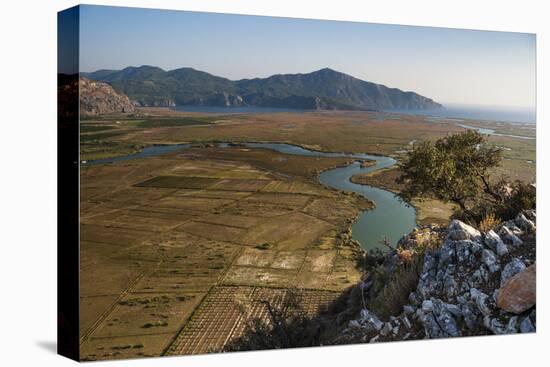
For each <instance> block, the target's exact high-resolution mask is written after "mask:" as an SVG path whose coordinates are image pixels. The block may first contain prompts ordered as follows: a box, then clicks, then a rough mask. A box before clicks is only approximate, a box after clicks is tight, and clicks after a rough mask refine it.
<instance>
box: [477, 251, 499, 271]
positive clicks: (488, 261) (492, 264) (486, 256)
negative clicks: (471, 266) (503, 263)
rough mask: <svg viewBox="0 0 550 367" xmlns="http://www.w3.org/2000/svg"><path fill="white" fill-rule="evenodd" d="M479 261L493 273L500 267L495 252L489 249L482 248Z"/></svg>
mask: <svg viewBox="0 0 550 367" xmlns="http://www.w3.org/2000/svg"><path fill="white" fill-rule="evenodd" d="M481 261H483V263H484V264H485V265H486V266H487V268H488V269H489V271H490V272H491V273H494V272H495V271H497V270H499V268H500V267H499V265H498V263H497V258H496V256H495V253H494V252H493V251H491V250H489V249H485V250H483V252H482V253H481Z"/></svg>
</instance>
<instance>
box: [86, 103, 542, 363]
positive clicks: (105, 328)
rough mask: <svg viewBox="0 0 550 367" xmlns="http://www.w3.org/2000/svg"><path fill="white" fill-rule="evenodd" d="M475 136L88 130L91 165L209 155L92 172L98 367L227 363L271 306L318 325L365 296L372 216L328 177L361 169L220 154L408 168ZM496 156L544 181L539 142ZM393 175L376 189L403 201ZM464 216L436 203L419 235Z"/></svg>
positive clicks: (90, 235)
mask: <svg viewBox="0 0 550 367" xmlns="http://www.w3.org/2000/svg"><path fill="white" fill-rule="evenodd" d="M473 124H475V122H473V123H469V125H472V126H475V125H473ZM498 128H499V129H501V130H497V131H502V132H503V133H505V134H510V135H513V134H514V133H518V132H517V131H516V130H514V129H513V127H510V126H508V125H506V126H504V127H500V126H498ZM462 130H464V128H463V127H460V126H458V125H456V124H453V123H449V122H437V121H431V120H430V119H427V118H425V117H421V116H405V115H394V114H383V113H374V112H373V113H366V112H310V113H276V114H256V115H236V114H227V115H211V114H198V113H182V112H174V111H170V110H167V109H140V110H139V112H138V113H136V114H133V115H114V116H105V117H102V118H94V119H87V120H84V121H83V122H82V125H81V159H82V160H93V159H98V158H105V157H112V156H118V155H126V154H129V153H133V152H137V151H139V150H140V149H142V148H143V147H145V146H151V145H154V144H172V143H192V144H194V146H193V147H191V148H188V149H181V150H178V151H174V152H171V153H167V154H163V155H159V156H155V157H149V158H143V159H132V160H128V161H119V162H116V163H112V164H102V165H99V164H98V165H89V164H83V165H81V218H80V222H81V228H80V229H81V269H80V271H81V279H80V281H81V284H80V286H81V299H80V304H81V340H80V341H81V354H82V357H83V359H87V360H96V359H108V358H131V357H138V356H158V355H164V354H193V353H207V352H211V351H219V350H220V349H221V348H223V346H224V345H225V344H227V343H228V342H229V341H231V340H233V339H234V338H236V337H238V336H239V335H241V334H242V331H243V329H244V325H245V324H246V322H247V320H250V319H252V318H254V317H260V318H266V317H267V311H266V309H265V306H263V303H262V301H264V300H270V302H273V303H274V304H276V303H277V302H280V301H281V300H282V298H283V297H284V294H285V292H287V290H288V289H290V288H294V287H297V288H299V289H301V290H302V292H303V294H304V297H303V299H304V300H305V301H304V302H305V303H306V304H304V307H305V309H306V310H307V311H308V312H309V313H311V314H315V313H316V312H319V311H320V310H322V309H323V308H324V307H326V306H327V305H329V304H330V302H331V301H332V300H334V299H335V298H336V297H338V295H339V294H340V293H341V292H342V291H343V290H345V289H346V288H347V287H349V286H351V285H352V284H354V283H356V282H357V281H358V280H359V278H360V276H361V273H360V270H359V269H357V268H356V260H357V255H358V253H359V252H360V250H359V248H358V246H357V244H356V243H354V242H353V241H351V240H350V236H349V228H350V225H351V224H352V223H353V221H354V219H355V218H356V216H357V215H358V214H359V213H360V211H362V210H364V209H367V208H370V207H372V203H370V202H369V201H368V200H365V199H364V198H361V197H359V196H356V195H352V194H349V193H343V192H338V191H335V190H331V189H328V188H326V187H324V186H322V185H321V184H320V183H319V181H318V174H319V173H320V172H321V171H323V170H326V169H329V168H332V167H336V166H341V165H346V164H348V163H349V160H348V159H347V158H318V157H304V156H292V155H285V154H281V153H277V152H273V151H270V150H266V149H250V148H245V147H240V146H234V147H227V148H222V147H217V146H213V145H212V144H211V143H212V142H232V143H239V142H248V141H262V142H287V143H292V144H297V145H301V146H304V147H307V148H310V149H316V150H321V151H335V152H356V153H359V152H368V153H373V154H384V155H390V156H393V157H395V158H396V159H399V158H400V157H402V156H403V154H405V152H406V151H407V150H409V149H411V147H412V145H413V144H414V143H415V142H418V141H423V140H433V139H437V138H439V137H442V136H445V135H446V134H449V133H454V132H458V131H462ZM519 133H521V131H520V132H519ZM489 140H490V142H492V143H494V144H497V145H499V146H501V147H504V148H506V149H504V151H503V153H504V158H505V160H504V161H503V165H502V167H500V168H499V171H498V172H497V173H499V174H506V175H508V176H510V177H513V178H518V179H522V180H525V181H534V179H535V163H536V160H535V141H534V140H526V139H517V138H513V137H509V136H490V137H489ZM388 172H389V173H388ZM378 174H379V175H382V176H379V177H378V178H376V177H373V178H370V179H369V180H368V181H365V182H364V183H368V184H371V185H375V186H380V187H386V188H388V189H393V190H397V189H398V188H396V187H395V186H392V185H394V181H392V179H391V174H392V173H391V171H386V172H382V173H378ZM359 180H360V178H359ZM450 213H451V209H450V208H448V207H442V206H441V203H436V202H433V203H428V204H425V207H424V209H422V207H421V206H419V212H418V221H419V222H422V221H426V222H431V221H436V222H437V221H441V222H442V223H443V222H445V221H446V220H448V217H449V215H450Z"/></svg>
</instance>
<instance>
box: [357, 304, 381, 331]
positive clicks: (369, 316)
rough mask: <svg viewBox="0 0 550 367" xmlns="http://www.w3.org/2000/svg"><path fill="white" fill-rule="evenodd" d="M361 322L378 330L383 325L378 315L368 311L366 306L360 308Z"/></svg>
mask: <svg viewBox="0 0 550 367" xmlns="http://www.w3.org/2000/svg"><path fill="white" fill-rule="evenodd" d="M360 322H361V323H362V324H365V325H366V326H367V327H369V328H373V329H375V330H377V331H380V329H382V327H383V326H384V323H383V322H382V321H380V319H379V318H378V316H376V315H375V314H374V313H372V312H370V311H369V310H367V309H366V308H364V309H362V310H361V321H360Z"/></svg>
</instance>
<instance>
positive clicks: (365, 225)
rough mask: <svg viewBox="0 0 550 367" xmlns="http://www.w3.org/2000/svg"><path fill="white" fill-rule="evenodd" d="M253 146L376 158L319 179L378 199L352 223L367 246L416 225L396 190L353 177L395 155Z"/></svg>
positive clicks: (159, 150)
mask: <svg viewBox="0 0 550 367" xmlns="http://www.w3.org/2000/svg"><path fill="white" fill-rule="evenodd" d="M242 145H245V146H247V147H249V148H264V149H271V150H274V151H277V152H280V153H283V154H292V155H301V156H308V157H348V158H357V159H361V160H363V159H369V160H373V161H375V162H376V164H375V165H372V166H369V167H364V168H363V167H361V164H360V162H353V163H351V164H349V165H348V166H345V167H338V168H334V169H330V170H327V171H324V172H322V173H321V174H320V175H319V181H320V182H321V183H322V184H323V185H325V186H328V187H331V188H335V189H338V190H344V191H351V192H355V193H357V194H359V195H362V196H364V197H366V198H367V199H369V200H372V201H374V203H375V204H376V207H375V208H374V209H372V210H367V211H363V212H362V213H360V214H359V217H358V218H357V221H356V222H355V223H354V225H353V226H352V237H353V239H355V240H356V241H358V242H359V243H360V244H361V246H362V247H363V248H364V249H366V250H369V249H373V248H380V249H384V246H382V245H381V241H382V240H383V239H384V238H387V239H388V240H389V241H390V243H391V244H395V243H396V242H397V241H398V240H399V239H400V238H401V236H403V235H404V234H406V233H409V232H410V231H411V230H412V229H413V228H414V227H415V226H416V212H415V209H414V208H413V207H411V206H408V205H406V204H405V203H403V202H401V201H400V200H399V199H398V198H397V197H396V196H395V195H394V194H393V193H392V192H390V191H387V190H383V189H380V188H377V187H373V186H368V185H359V184H355V183H353V182H351V181H350V178H351V177H352V176H354V175H357V174H361V173H368V172H373V171H377V170H379V169H383V168H386V167H390V166H393V165H394V164H395V163H396V162H395V160H394V159H393V158H391V157H386V156H378V155H371V154H365V153H353V154H352V153H336V152H320V151H315V150H309V149H306V148H303V147H300V146H297V145H291V144H284V143H244V144H242ZM218 146H220V147H230V145H229V144H227V143H220V144H218ZM188 147H190V144H174V145H162V146H152V147H147V148H144V149H143V150H142V151H141V152H139V153H136V154H130V155H127V156H121V157H114V158H107V159H98V160H95V161H90V162H88V163H86V164H87V165H95V164H107V163H114V162H119V161H127V160H130V159H135V158H146V157H152V156H156V155H160V154H164V153H168V152H172V151H176V150H179V149H185V148H188Z"/></svg>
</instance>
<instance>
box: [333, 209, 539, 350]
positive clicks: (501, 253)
mask: <svg viewBox="0 0 550 367" xmlns="http://www.w3.org/2000/svg"><path fill="white" fill-rule="evenodd" d="M535 223H536V213H535V212H534V211H525V212H523V213H520V214H519V215H518V216H517V217H516V218H515V219H514V220H511V221H507V222H505V223H503V224H502V225H500V226H499V228H497V229H496V230H495V231H489V232H487V233H481V232H480V231H479V230H477V229H475V228H473V227H471V226H469V225H467V224H465V223H462V222H460V221H458V220H454V221H452V222H451V224H450V225H449V227H448V228H447V234H446V237H445V239H444V240H443V242H442V244H441V246H440V247H438V248H436V249H432V250H427V251H426V252H425V255H424V260H423V266H422V271H421V274H420V277H419V281H418V285H417V287H416V290H415V291H414V292H412V293H410V295H409V297H408V299H409V303H408V304H406V305H405V306H404V307H403V311H402V313H400V314H398V315H394V316H391V317H390V318H389V320H388V321H386V322H384V321H382V320H381V319H380V318H378V317H377V315H375V314H374V313H372V312H371V311H369V310H367V309H364V310H363V311H362V312H361V314H360V318H359V319H356V320H353V321H351V322H350V323H349V325H348V327H347V329H346V330H344V332H343V333H344V335H347V336H349V339H350V340H354V341H357V340H358V339H360V340H363V341H371V342H374V341H382V340H384V341H385V340H405V339H413V338H414V339H424V338H447V337H458V336H467V335H487V334H511V333H527V332H534V331H536V264H535V261H536V257H535V256H536V250H535V231H536V224H535ZM404 239H406V238H404ZM390 258H391V256H390V257H388V258H387V260H386V263H388V262H391V261H390V260H389V259H390ZM392 261H393V262H395V259H394V260H392Z"/></svg>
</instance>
